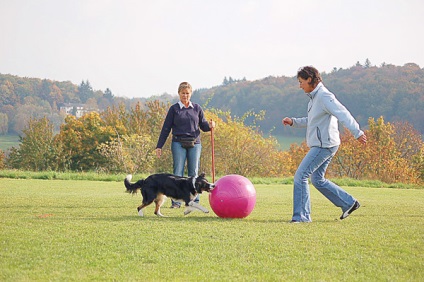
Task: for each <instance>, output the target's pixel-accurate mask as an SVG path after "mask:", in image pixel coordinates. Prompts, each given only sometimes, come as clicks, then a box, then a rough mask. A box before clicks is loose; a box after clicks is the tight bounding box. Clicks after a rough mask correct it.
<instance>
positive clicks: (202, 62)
mask: <svg viewBox="0 0 424 282" xmlns="http://www.w3.org/2000/svg"><path fill="white" fill-rule="evenodd" d="M423 27H424V1H423V0H293V1H291V0H287V1H284V0H150V1H147V0H0V73H2V74H12V75H17V76H24V77H36V78H47V79H51V80H58V81H72V82H73V83H75V84H80V83H81V81H82V80H84V81H85V80H89V81H90V83H91V85H92V87H93V88H94V89H95V90H103V91H104V90H105V89H106V88H110V89H111V90H112V93H113V94H114V95H116V96H124V97H128V98H132V97H150V96H152V95H161V94H163V93H165V92H166V93H169V94H176V93H177V88H178V84H179V83H180V82H181V81H189V82H190V83H191V84H192V85H193V87H194V88H195V89H198V88H210V87H213V86H216V85H219V84H221V83H222V81H223V79H224V77H229V76H231V77H232V78H235V79H241V78H244V77H245V78H246V79H247V80H257V79H262V78H265V77H267V76H270V75H272V76H295V74H296V71H297V69H298V68H299V67H300V66H303V65H314V66H315V67H317V68H318V69H319V70H320V71H326V72H330V71H331V70H332V69H333V68H334V67H337V68H349V67H351V66H353V65H354V64H355V63H356V62H357V61H359V62H361V63H363V62H364V61H365V60H366V59H367V58H368V59H369V60H370V61H371V63H372V64H373V65H377V66H380V65H381V63H383V62H385V63H390V64H394V65H400V66H402V65H404V64H405V63H409V62H413V63H416V64H418V65H419V66H420V67H421V68H423V67H424V36H423Z"/></svg>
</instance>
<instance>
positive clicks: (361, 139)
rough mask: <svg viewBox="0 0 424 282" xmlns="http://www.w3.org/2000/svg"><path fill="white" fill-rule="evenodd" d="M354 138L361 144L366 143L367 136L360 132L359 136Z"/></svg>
mask: <svg viewBox="0 0 424 282" xmlns="http://www.w3.org/2000/svg"><path fill="white" fill-rule="evenodd" d="M356 140H358V141H359V142H361V143H362V144H363V145H365V144H367V136H366V135H365V133H364V134H362V135H361V136H359V137H358V139H356Z"/></svg>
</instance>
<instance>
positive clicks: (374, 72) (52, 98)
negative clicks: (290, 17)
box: [0, 63, 424, 135]
mask: <svg viewBox="0 0 424 282" xmlns="http://www.w3.org/2000/svg"><path fill="white" fill-rule="evenodd" d="M322 77H323V81H324V84H325V85H326V87H327V88H328V89H329V90H330V91H332V92H333V93H334V94H336V96H337V98H338V99H339V100H340V101H341V102H342V103H343V104H344V105H345V106H346V107H347V108H348V109H349V110H350V112H351V113H352V114H353V115H354V116H355V118H356V119H357V120H358V122H359V123H360V124H361V126H366V124H367V120H368V118H369V117H374V118H378V117H380V116H384V119H385V121H389V122H393V121H408V122H409V123H411V124H412V125H413V126H414V127H415V128H416V129H417V130H419V131H420V132H421V133H422V134H424V69H421V68H420V67H419V66H418V65H416V64H414V63H409V64H405V65H404V66H394V65H390V64H384V65H382V66H380V67H375V66H370V65H366V66H362V65H360V64H358V63H357V64H356V65H355V66H353V67H351V68H348V69H334V70H333V71H332V72H331V73H322ZM152 99H158V100H161V101H163V102H172V103H173V102H175V101H177V100H178V97H177V96H172V95H169V94H164V95H162V96H155V97H150V98H148V99H145V98H133V99H127V98H122V97H115V96H114V95H113V93H112V91H111V90H110V89H105V90H104V91H102V90H93V88H92V86H91V85H90V82H89V81H82V82H81V84H80V85H75V84H73V83H71V82H69V81H67V82H57V81H51V80H47V79H38V78H26V77H25V78H24V77H18V76H14V75H10V74H0V134H5V133H12V134H13V133H19V132H20V130H22V128H23V126H24V125H25V124H26V122H27V120H28V119H29V118H30V117H43V116H47V117H49V118H50V120H52V122H53V123H54V124H55V127H56V130H58V129H59V126H60V124H61V123H62V122H63V120H64V116H65V115H66V113H64V112H61V111H60V106H61V105H69V104H81V105H84V106H85V108H86V109H99V110H100V111H102V110H105V109H106V108H107V107H109V106H112V105H119V104H121V103H124V104H125V105H126V106H127V107H130V106H133V105H134V104H135V103H136V102H145V101H146V100H152ZM192 100H193V101H194V102H197V103H199V104H201V105H206V106H207V108H216V109H221V110H226V111H230V112H231V114H232V115H233V116H234V115H236V116H243V114H245V113H246V112H247V111H250V110H252V111H254V112H256V113H259V112H260V111H262V110H265V111H266V113H265V119H264V120H263V121H260V122H258V123H257V124H258V125H259V126H260V128H261V130H262V131H263V132H264V133H268V132H270V131H271V130H272V132H273V134H278V135H280V134H286V133H288V131H290V134H294V133H295V134H300V135H301V134H302V132H301V131H294V130H293V129H290V128H284V127H283V126H282V125H281V119H282V118H283V117H284V116H304V115H305V114H306V106H307V102H308V98H307V96H306V95H305V94H304V93H303V91H302V90H301V89H299V85H298V82H297V79H296V77H294V76H293V77H285V76H282V77H272V76H270V77H266V78H264V79H261V80H255V81H247V80H246V79H245V78H243V79H242V80H236V79H233V78H231V77H230V78H229V79H227V78H225V79H224V81H223V84H222V85H220V86H216V87H213V88H210V89H198V90H195V91H194V93H193V97H192ZM71 112H72V111H71ZM246 122H247V123H249V122H250V120H249V119H247V120H246Z"/></svg>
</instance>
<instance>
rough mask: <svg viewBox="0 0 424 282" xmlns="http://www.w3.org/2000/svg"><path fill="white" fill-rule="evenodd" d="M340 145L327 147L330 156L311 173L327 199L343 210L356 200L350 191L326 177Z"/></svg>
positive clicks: (314, 182)
mask: <svg viewBox="0 0 424 282" xmlns="http://www.w3.org/2000/svg"><path fill="white" fill-rule="evenodd" d="M337 149H338V146H336V147H332V148H327V149H324V150H327V151H328V157H327V159H326V160H325V161H324V163H323V164H322V165H321V166H319V167H318V168H317V169H316V170H315V171H314V172H313V173H312V175H311V182H312V184H313V185H314V186H315V188H317V190H318V191H319V192H321V193H322V194H323V195H324V196H325V197H326V198H327V199H329V200H330V201H331V202H332V203H333V204H334V205H335V206H337V207H340V208H341V209H342V211H343V212H345V211H347V210H349V209H350V208H351V207H352V205H353V204H354V203H355V202H356V199H355V198H353V197H352V196H351V195H350V194H349V193H347V192H346V191H345V190H343V189H342V188H341V187H340V186H338V185H337V184H335V183H333V182H331V181H330V180H328V179H326V178H325V172H326V170H327V168H328V165H329V164H330V162H331V160H332V159H333V157H334V155H335V154H336V152H337Z"/></svg>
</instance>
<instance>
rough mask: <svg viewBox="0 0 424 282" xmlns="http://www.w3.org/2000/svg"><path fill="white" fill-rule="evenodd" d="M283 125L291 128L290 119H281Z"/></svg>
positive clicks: (291, 121) (291, 122)
mask: <svg viewBox="0 0 424 282" xmlns="http://www.w3.org/2000/svg"><path fill="white" fill-rule="evenodd" d="M283 125H284V126H286V125H290V126H292V125H293V120H292V119H291V118H289V117H285V118H283Z"/></svg>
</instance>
